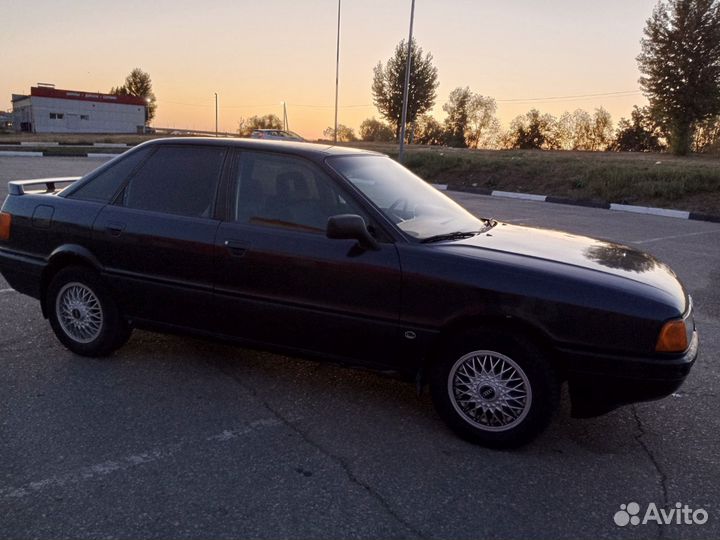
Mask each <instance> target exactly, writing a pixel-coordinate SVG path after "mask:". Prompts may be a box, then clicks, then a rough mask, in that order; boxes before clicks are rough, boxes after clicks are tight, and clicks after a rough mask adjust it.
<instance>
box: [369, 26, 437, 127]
mask: <svg viewBox="0 0 720 540" xmlns="http://www.w3.org/2000/svg"><path fill="white" fill-rule="evenodd" d="M432 61H433V57H432V54H430V53H427V54H425V56H424V57H423V50H422V48H421V47H419V46H418V45H417V43H416V42H415V39H414V38H413V40H412V55H411V63H410V86H409V91H408V107H407V122H408V123H410V124H412V123H414V122H415V120H416V119H417V117H418V116H419V115H421V114H423V113H425V112H427V111H429V110H430V109H431V108H432V106H433V105H434V103H435V97H436V91H437V87H438V80H437V68H436V67H435V66H433V63H432ZM406 64H407V42H406V41H405V40H402V41H401V42H400V43H399V44H398V45H397V47H395V53H394V54H393V56H392V57H390V58H389V59H388V61H387V63H386V64H385V66H383V64H382V62H378V64H377V66H375V68H374V70H373V73H374V75H373V83H372V94H373V103H374V104H375V107H377V109H378V111H379V112H380V115H381V116H382V117H383V118H385V120H387V121H388V123H389V124H390V125H391V126H392V128H393V129H394V131H395V138H397V137H399V135H400V123H401V120H402V118H401V117H402V107H403V87H404V85H405V68H406Z"/></svg>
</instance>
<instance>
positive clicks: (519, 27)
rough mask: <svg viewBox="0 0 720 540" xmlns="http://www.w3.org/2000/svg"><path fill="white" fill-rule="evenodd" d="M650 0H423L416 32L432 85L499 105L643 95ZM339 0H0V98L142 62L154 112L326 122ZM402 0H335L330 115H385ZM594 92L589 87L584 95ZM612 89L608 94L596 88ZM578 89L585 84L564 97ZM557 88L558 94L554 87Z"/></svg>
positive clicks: (594, 103)
mask: <svg viewBox="0 0 720 540" xmlns="http://www.w3.org/2000/svg"><path fill="white" fill-rule="evenodd" d="M655 4H656V0H604V1H602V2H591V1H589V0H581V1H578V0H546V1H543V2H538V1H537V0H505V1H499V0H495V1H485V0H474V1H473V0H444V1H441V0H416V7H415V27H414V36H415V38H416V39H417V41H418V43H419V45H420V46H421V47H422V48H423V49H424V50H425V51H430V52H431V53H432V54H433V56H434V59H435V60H434V63H435V65H436V66H437V68H438V72H439V81H440V87H439V89H438V97H437V100H436V105H435V108H434V110H433V114H434V115H435V116H436V117H437V118H438V119H439V120H442V119H443V118H444V113H443V111H442V105H443V103H445V102H446V100H447V97H448V94H449V93H450V91H451V90H452V89H453V88H455V87H458V86H463V87H464V86H469V87H470V88H471V89H472V90H473V91H474V92H477V93H480V94H483V95H487V96H491V97H494V98H495V99H496V100H497V104H498V117H499V118H500V120H501V122H503V124H505V125H507V124H508V123H509V122H510V120H512V118H514V117H515V116H516V115H518V114H522V113H524V112H526V111H528V110H529V109H531V108H533V107H535V108H537V109H539V110H541V111H542V112H549V113H552V114H554V115H560V114H561V113H562V112H563V111H565V110H569V111H572V110H574V109H576V108H584V109H586V110H588V111H590V112H592V111H593V109H594V108H596V107H600V106H602V107H605V108H606V109H607V110H608V111H610V113H611V114H612V116H613V121H614V122H615V123H617V121H618V119H619V118H620V117H621V116H629V113H630V111H631V109H632V106H633V105H634V104H639V105H641V104H644V103H645V99H644V98H643V96H642V94H641V93H640V91H639V89H638V83H637V79H638V77H639V76H640V74H639V72H638V70H637V63H636V61H635V57H636V56H637V54H638V53H639V52H640V38H641V37H642V30H643V27H644V24H645V20H646V19H647V18H648V17H649V16H650V14H651V12H652V9H653V7H654V5H655ZM337 5H338V2H337V0H302V1H299V0H264V1H250V0H206V1H204V2H199V1H197V0H194V1H189V0H154V1H148V0H115V1H112V2H109V1H106V0H32V1H27V0H20V1H16V0H0V13H1V14H2V21H3V24H2V27H3V31H2V33H1V34H0V66H2V68H1V70H0V109H7V110H9V109H11V101H10V98H11V94H12V93H17V94H22V93H28V92H29V89H30V86H34V85H35V84H36V83H38V82H43V83H54V84H55V85H56V87H57V88H62V89H72V90H86V91H98V92H107V91H108V90H109V89H110V87H112V86H117V85H119V84H121V83H122V82H123V80H124V78H125V76H126V75H127V74H128V73H129V72H130V71H131V70H132V69H133V68H135V67H140V68H141V69H143V70H144V71H147V72H148V73H149V74H150V76H151V78H152V82H153V87H154V91H155V94H156V95H157V99H158V111H157V116H156V118H155V121H154V125H156V126H158V127H177V128H193V129H206V130H211V129H214V124H215V109H214V93H215V92H217V93H218V95H219V104H220V130H221V131H235V130H236V129H237V122H238V120H239V119H240V117H248V116H252V115H256V114H258V115H261V114H268V113H274V114H276V115H278V116H279V117H281V118H282V105H281V102H283V101H285V102H286V103H287V107H288V117H289V124H290V129H292V130H295V131H298V132H299V133H301V134H302V135H303V136H305V137H307V138H311V139H314V138H317V137H319V136H321V135H322V131H323V129H325V128H326V127H328V126H331V125H332V124H333V115H334V98H335V40H336V25H337ZM409 16H410V0H342V22H341V42H340V100H339V103H340V112H339V122H340V123H341V124H345V125H348V126H350V127H352V128H355V130H356V132H357V129H358V127H359V125H360V123H361V122H362V121H363V120H364V119H365V118H368V117H372V116H375V117H378V118H379V114H378V112H377V110H376V109H375V108H374V107H373V105H372V94H371V92H370V85H371V81H372V70H373V67H374V66H375V65H376V64H377V63H378V61H382V62H383V63H384V62H385V61H386V60H387V59H388V58H389V57H390V55H391V54H392V52H393V50H394V48H395V45H396V44H397V43H398V42H399V41H400V40H401V39H403V38H407V33H408V24H409ZM589 94H595V95H593V96H590V95H589ZM597 94H605V95H597ZM568 96H582V97H568ZM550 98H558V99H550Z"/></svg>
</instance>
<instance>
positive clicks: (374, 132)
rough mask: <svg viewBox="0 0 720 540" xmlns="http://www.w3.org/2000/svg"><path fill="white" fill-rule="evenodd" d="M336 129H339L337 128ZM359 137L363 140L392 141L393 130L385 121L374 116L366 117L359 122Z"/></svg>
mask: <svg viewBox="0 0 720 540" xmlns="http://www.w3.org/2000/svg"><path fill="white" fill-rule="evenodd" d="M338 131H340V129H339V128H338ZM360 138H361V139H362V140H363V141H374V142H389V141H392V140H393V138H394V136H393V130H392V128H391V127H390V126H388V125H387V124H386V123H385V122H382V121H380V120H376V119H375V118H366V119H365V120H363V122H362V124H360Z"/></svg>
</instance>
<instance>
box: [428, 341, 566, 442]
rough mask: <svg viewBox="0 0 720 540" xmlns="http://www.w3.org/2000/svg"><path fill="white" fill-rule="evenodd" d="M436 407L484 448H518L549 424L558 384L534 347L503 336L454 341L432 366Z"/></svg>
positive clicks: (451, 423) (453, 425) (432, 385)
mask: <svg viewBox="0 0 720 540" xmlns="http://www.w3.org/2000/svg"><path fill="white" fill-rule="evenodd" d="M430 387H431V391H432V397H433V403H434V404H435V408H436V409H437V411H438V413H439V414H440V416H441V417H442V418H443V419H444V420H445V422H446V423H447V424H448V425H449V426H450V427H451V428H452V429H453V430H454V431H455V432H456V433H458V434H459V435H460V436H461V437H463V438H464V439H466V440H469V441H471V442H474V443H477V444H481V445H484V446H490V447H496V448H502V447H514V446H520V445H522V444H525V443H527V442H529V441H530V440H532V439H533V438H534V437H535V436H537V435H538V434H539V433H540V432H541V431H542V430H543V429H544V428H545V427H546V426H547V425H548V423H549V422H550V420H551V418H552V415H553V413H554V412H555V409H556V408H557V404H558V401H559V383H558V380H557V378H556V376H555V372H554V370H553V369H552V367H551V366H550V364H549V363H548V362H547V361H546V360H545V359H544V358H543V355H542V354H541V352H540V351H539V349H537V348H536V347H535V346H533V345H532V344H530V343H529V342H526V341H524V340H522V339H519V338H516V337H513V336H509V335H502V334H489V333H488V334H485V333H482V334H481V333H476V334H468V335H464V336H461V337H459V338H458V339H457V340H454V341H453V343H452V345H450V346H449V347H447V348H446V351H445V353H444V354H443V355H442V357H441V358H440V360H439V361H438V362H437V363H436V364H435V365H434V366H433V369H432V371H431V378H430Z"/></svg>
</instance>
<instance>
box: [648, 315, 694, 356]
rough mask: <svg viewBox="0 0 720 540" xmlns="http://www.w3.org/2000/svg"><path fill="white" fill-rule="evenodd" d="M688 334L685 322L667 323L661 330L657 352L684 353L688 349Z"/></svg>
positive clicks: (656, 347) (656, 346)
mask: <svg viewBox="0 0 720 540" xmlns="http://www.w3.org/2000/svg"><path fill="white" fill-rule="evenodd" d="M688 345H689V343H688V332H687V327H686V326H685V321H684V320H682V319H680V320H675V321H669V322H666V323H665V324H664V325H663V327H662V329H661V330H660V336H658V340H657V345H655V350H656V351H657V352H683V351H684V350H685V349H687V348H688Z"/></svg>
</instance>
